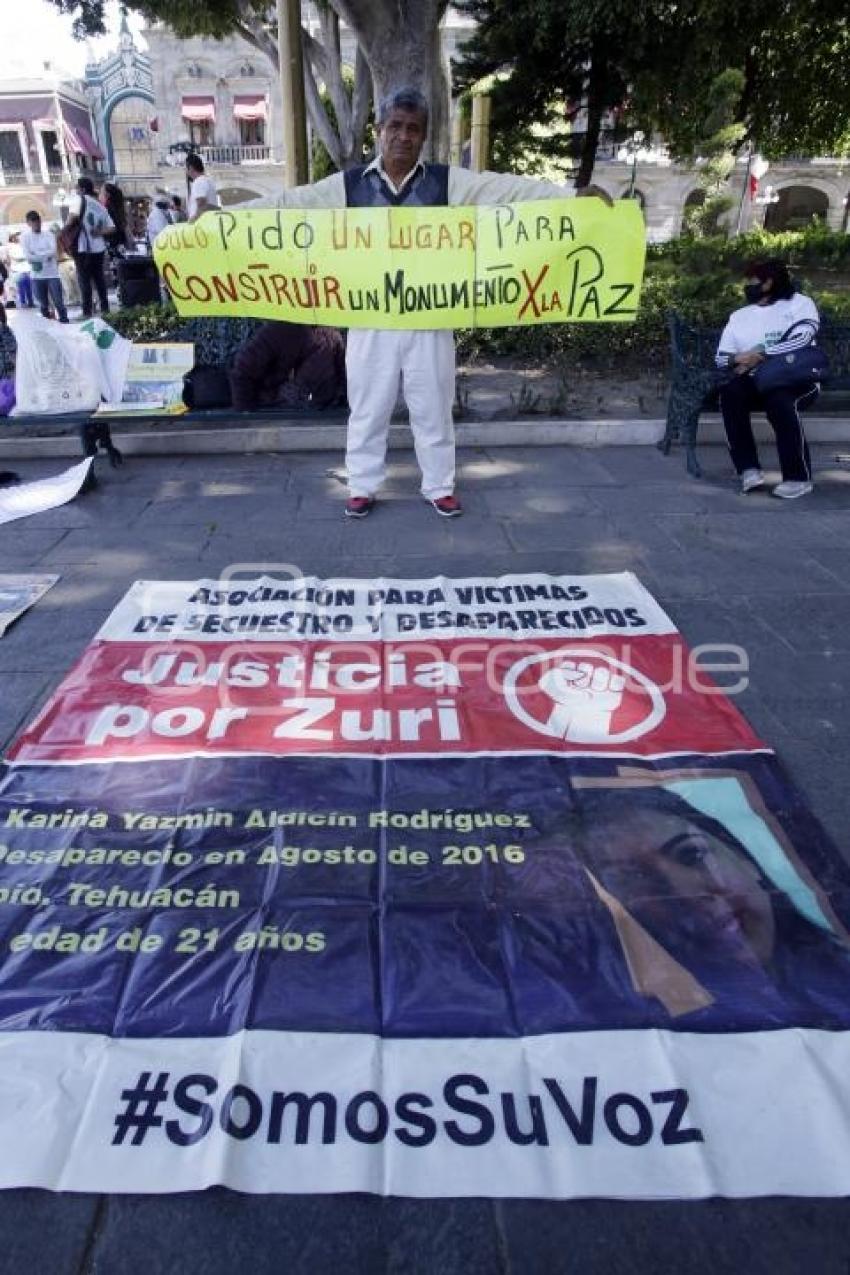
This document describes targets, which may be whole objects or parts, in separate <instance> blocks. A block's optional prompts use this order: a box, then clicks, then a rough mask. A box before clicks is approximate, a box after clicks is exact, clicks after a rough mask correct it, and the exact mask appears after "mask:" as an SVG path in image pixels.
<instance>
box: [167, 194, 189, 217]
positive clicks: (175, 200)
mask: <svg viewBox="0 0 850 1275" xmlns="http://www.w3.org/2000/svg"><path fill="white" fill-rule="evenodd" d="M171 220H172V221H173V222H175V223H179V222H181V221H188V217H187V216H186V209H185V208H184V207H183V200H182V199H181V197H180V196H179V195H172V196H171Z"/></svg>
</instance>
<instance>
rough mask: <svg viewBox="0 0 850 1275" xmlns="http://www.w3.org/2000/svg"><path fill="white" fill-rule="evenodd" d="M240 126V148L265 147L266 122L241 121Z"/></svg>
mask: <svg viewBox="0 0 850 1275" xmlns="http://www.w3.org/2000/svg"><path fill="white" fill-rule="evenodd" d="M238 124H239V144H240V146H265V144H266V121H265V120H239V121H238Z"/></svg>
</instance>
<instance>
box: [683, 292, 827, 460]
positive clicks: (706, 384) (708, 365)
mask: <svg viewBox="0 0 850 1275" xmlns="http://www.w3.org/2000/svg"><path fill="white" fill-rule="evenodd" d="M667 320H668V325H669V329H670V352H671V362H672V366H671V376H670V396H669V398H668V400H667V426H666V428H665V431H664V437H663V438H662V439H661V442H660V443H659V444H658V448H659V451H661V452H663V454H664V455H665V456H667V455H668V454H669V452H670V448H671V447H672V445H673V443H676V442H680V443H682V444H683V445H684V447H685V463H686V465H687V469H688V473H689V474H691V475H693V477H694V478H701V477H702V469H701V468H700V463H699V461H698V460H697V453H696V445H697V429H698V427H699V418H700V413H701V412H703V411H706V410H714V411H716V410H717V407H718V401H717V400H718V388H717V376H716V369H715V365H714V355H715V352H716V350H717V343H718V341H719V340H720V333H721V329H720V328H698V327H694V326H693V325H692V324H690V323H687V322H686V321H685V320H684V319H683V318H682V316H681V315H680V314H677V313H676V312H675V311H672V312H671V313H670V314H669V315H668V316H667ZM818 345H820V346H822V347H823V348H824V349H825V350H826V352H827V354H828V355H829V361H830V375H829V380H828V381H825V382H824V386H823V392H824V394H825V395H826V396H829V395H830V394H833V393H835V392H836V391H842V392H844V393H847V392H848V391H850V323H833V322H830V320H828V319H824V320H823V321H822V323H821V326H820V331H819V332H818ZM818 402H819V403H822V402H823V395H822V396H821V398H820V399H819V400H818Z"/></svg>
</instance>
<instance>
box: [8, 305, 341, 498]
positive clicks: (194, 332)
mask: <svg viewBox="0 0 850 1275" xmlns="http://www.w3.org/2000/svg"><path fill="white" fill-rule="evenodd" d="M261 325H262V320H260V319H203V318H201V319H189V320H188V321H187V322H186V323H184V324H183V325H182V326H181V327H180V328H178V329H177V331H176V332H174V333H173V334H171V335H170V336H169V337H168V338H167V339H168V340H169V341H189V342H191V343H192V344H193V345H194V347H195V367H212V366H218V367H229V365H230V363H231V362H232V361H233V358H234V356H235V355H236V353H237V351H238V350H239V349H240V347H241V346H242V345H244V343H245V342H246V341H247V340H248V339H249V338H250V337H251V336H253V334H254V332H256V331H257V329H258V328H259V327H261ZM346 414H347V409H345V408H327V409H325V410H324V411H323V412H322V416H323V417H325V418H333V417H336V416H343V415H346ZM314 415H315V412H314V411H313V410H311V409H310V408H308V407H290V408H280V407H273V408H258V409H256V410H254V411H250V412H237V411H234V409H233V408H232V407H216V408H206V409H202V410H193V411H190V412H187V413H186V414H185V415H184V416H175V417H174V418H173V420H174V423H175V425H177V426H178V427H179V422H180V421H188V420H191V421H192V422H198V421H209V422H211V423H212V422H214V421H224V420H225V419H227V420H230V419H232V420H233V422H234V424H239V425H247V424H254V423H261V422H270V421H276V420H280V419H282V418H283V419H286V420H293V421H297V420H299V419H301V420H305V419H307V418H310V417H312V416H314ZM131 420H132V421H134V422H142V421H149V420H156V421H159V422H161V421H162V420H163V417H162V416H157V415H156V414H151V415H150V416H147V415H146V414H145V413H144V412H127V413H126V415H121V414H120V413H114V414H111V415H110V416H108V417H105V416H97V415H95V414H94V413H92V412H69V413H67V414H65V415H58V416H14V417H11V418H10V423H11V424H12V425H13V427H15V428H17V427H24V428H27V427H29V428H37V429H38V430H39V433H40V435H42V436H45V435H47V436H50V435H59V434H69V433H73V432H74V431H77V432H78V433H79V436H80V443H81V446H82V450H83V455H84V456H94V457H97V456H99V455H101V454H103V455H105V456H106V457H107V459H108V461H109V463H110V465H111V466H112V467H113V468H115V467H116V466H118V465H120V464H121V463H122V461H123V457H122V455H121V452H120V450H119V449H118V448H117V447H116V446H115V443H114V441H113V438H112V430H111V428H110V426H111V425H112V424H114V422H115V421H131ZM96 485H97V477H96V475H95V466H94V465H92V467H91V469H90V471H89V476H88V478H87V480H86V484H85V487H84V488H83V490H84V491H86V490H89V489H90V488H92V487H95V486H96Z"/></svg>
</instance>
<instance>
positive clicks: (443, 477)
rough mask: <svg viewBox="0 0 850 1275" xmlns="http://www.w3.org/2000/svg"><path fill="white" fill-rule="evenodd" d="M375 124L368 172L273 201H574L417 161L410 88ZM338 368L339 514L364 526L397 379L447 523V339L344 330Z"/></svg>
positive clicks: (416, 110) (422, 105) (548, 189)
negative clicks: (344, 380) (344, 474)
mask: <svg viewBox="0 0 850 1275" xmlns="http://www.w3.org/2000/svg"><path fill="white" fill-rule="evenodd" d="M377 124H378V155H377V157H376V158H375V159H374V160H373V161H372V163H371V164H365V165H361V166H360V167H358V168H350V169H348V170H347V171H346V172H345V173H334V174H333V175H332V176H331V177H326V178H325V179H324V180H323V181H320V182H316V184H315V185H313V186H296V187H295V189H294V190H287V191H285V192H284V193H283V194H282V195H281V196H280V197H279V198H278V200H277V203H278V204H279V205H281V206H283V207H287V208H344V207H349V208H384V207H387V206H395V207H417V206H423V205H424V206H429V207H433V206H440V205H446V204H504V203H514V202H517V201H519V200H524V199H552V198H561V199H563V198H565V197H568V196H570V195H572V194H574V193H575V192H574V191H572V190H570V189H568V188H566V187H564V186H557V185H555V184H554V183H553V182H547V181H539V180H537V179H536V178H531V177H515V176H513V175H512V174H510V173H487V172H485V173H471V172H469V171H468V170H467V169H465V168H454V167H449V166H448V165H447V164H426V163H424V162H423V161H422V160H421V159H420V154H421V151H422V147H423V145H424V143H425V137H426V135H427V132H428V103H427V101H426V99H425V98H424V97H423V95H422V94H421V93H420V92H419V91H418V89H410V88H404V89H399V90H398V91H397V92H395V93H392V94H391V95H390V96H389V97H386V98H384V100H383V101H382V102H381V103H380V105H379V107H378V120H377ZM187 163H188V161H187ZM581 193H583V194H601V195H603V198H605V199H606V200H607V196H606V195H604V192H601V191H599V190H597V189H595V188H591V187H588V188H587V189H586V191H583V192H581ZM608 202H609V203H610V200H608ZM252 205H253V206H255V207H262V206H268V200H266V199H262V200H260V199H258V200H254V201H252ZM346 368H347V373H348V401H349V404H350V406H351V415H350V417H349V421H348V445H347V449H346V456H345V460H346V468H347V470H348V490H349V499H348V503H347V504H346V506H345V513H346V516H347V517H349V518H365V517H366V515H367V514H368V513H370V512H371V510H372V508H373V507H374V504H375V495H376V493H377V491H378V489H379V488H380V486H381V484H382V483H383V481H384V476H385V473H386V452H387V435H388V431H389V425H390V417H391V415H392V410H393V407H394V406H395V403H396V397H397V394H398V388H399V381H401V384H402V387H403V391H404V398H405V402H406V403H407V407H408V410H409V412H410V425H411V429H412V430H413V442H414V446H415V448H416V458H417V460H418V462H419V468H420V469H421V471H422V484H421V491H422V495H423V497H424V498H425V499H426V500H427V501H429V503H430V504H431V505H432V506H433V508H434V509H435V510H436V512H437V513H438V514H440V515H441V516H442V517H443V518H456V517H457V516H458V515H459V514H460V513H461V512H462V510H461V505H460V501H459V500H458V499H457V497H456V496H455V494H454V487H455V438H454V422H453V420H452V404H453V402H454V393H455V351H454V337H453V334H452V333H451V332H450V331H448V330H445V329H441V330H437V331H424V332H422V331H399V330H396V329H386V328H381V329H377V330H367V329H362V328H352V330H351V331H350V332H349V334H348V346H347V350H346Z"/></svg>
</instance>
